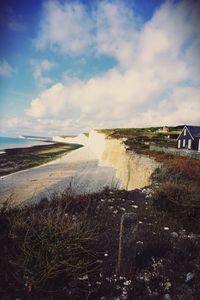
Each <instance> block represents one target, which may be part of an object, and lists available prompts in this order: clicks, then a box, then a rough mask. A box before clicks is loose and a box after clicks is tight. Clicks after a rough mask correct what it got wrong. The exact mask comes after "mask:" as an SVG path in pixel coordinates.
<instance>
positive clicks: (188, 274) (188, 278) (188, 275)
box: [185, 272, 194, 283]
mask: <svg viewBox="0 0 200 300" xmlns="http://www.w3.org/2000/svg"><path fill="white" fill-rule="evenodd" d="M193 278H194V273H192V272H189V273H187V274H186V279H185V282H186V283H187V282H189V281H190V280H192V279H193Z"/></svg>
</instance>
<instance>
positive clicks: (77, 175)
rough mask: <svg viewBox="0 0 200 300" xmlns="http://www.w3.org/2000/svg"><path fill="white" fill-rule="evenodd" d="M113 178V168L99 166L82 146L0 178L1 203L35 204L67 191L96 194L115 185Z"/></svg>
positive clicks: (97, 161)
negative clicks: (44, 162)
mask: <svg viewBox="0 0 200 300" xmlns="http://www.w3.org/2000/svg"><path fill="white" fill-rule="evenodd" d="M115 175H116V170H115V169H114V168H111V167H101V166H99V160H98V158H97V156H96V155H95V154H94V153H93V152H92V151H91V150H90V149H89V148H88V147H83V148H79V149H77V150H74V151H72V152H70V153H68V154H67V155H64V156H63V157H62V158H59V159H57V160H54V161H52V162H50V163H47V164H45V165H41V166H38V167H34V168H31V169H27V170H23V171H19V172H16V173H13V174H10V175H7V176H4V177H1V179H0V203H2V202H4V201H6V200H7V199H8V200H9V201H12V202H13V204H21V203H26V202H27V201H28V202H30V201H32V202H35V201H39V200H40V199H41V198H44V197H47V198H49V197H51V196H52V195H53V194H54V193H55V192H57V193H62V192H64V190H66V189H69V188H70V189H71V190H72V192H74V193H76V194H81V193H92V192H97V191H99V190H102V189H103V188H104V187H105V186H109V187H114V186H117V184H118V180H117V179H116V177H115Z"/></svg>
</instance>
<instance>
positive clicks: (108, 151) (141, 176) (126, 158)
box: [54, 130, 159, 190]
mask: <svg viewBox="0 0 200 300" xmlns="http://www.w3.org/2000/svg"><path fill="white" fill-rule="evenodd" d="M54 141H58V142H65V143H77V144H81V145H84V146H88V147H89V148H90V149H91V150H92V152H93V153H94V154H95V155H96V157H97V158H98V161H99V165H100V166H107V167H112V168H115V169H116V177H117V178H118V179H119V182H120V187H121V188H124V189H126V190H133V189H136V188H142V187H144V186H147V185H150V184H151V175H152V173H153V172H154V170H155V169H156V168H157V167H159V164H158V163H157V162H155V161H154V160H153V159H151V158H149V157H147V156H144V155H140V154H136V153H135V152H132V151H127V150H126V148H125V146H124V144H123V142H122V140H121V139H112V138H108V137H107V136H106V135H105V134H103V133H99V132H97V131H95V130H92V131H90V133H89V136H88V137H87V136H86V135H85V134H80V135H78V136H77V137H68V138H65V139H64V138H61V137H54Z"/></svg>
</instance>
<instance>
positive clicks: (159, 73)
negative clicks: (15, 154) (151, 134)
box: [0, 0, 200, 136]
mask: <svg viewBox="0 0 200 300" xmlns="http://www.w3.org/2000/svg"><path fill="white" fill-rule="evenodd" d="M199 15H200V7H199V5H198V1H160V0H152V1H145V0H135V1H131V0H127V1H126V0H125V1H122V0H121V1H120V0H119V1H118V0H117V1H114V0H113V1H110V0H103V1H100V0H99V1H92V0H91V1H86V0H82V1H67V0H62V1H61V0H60V1H59V0H55V1H39V0H29V1H23V0H20V1H14V0H12V1H11V0H7V1H5V0H4V1H3V2H2V1H1V10H0V20H1V21H0V30H1V45H0V120H1V121H0V135H3V136H17V135H20V134H38V135H41V134H42V135H56V134H72V133H78V132H81V131H85V130H90V129H91V128H100V127H119V126H122V127H141V126H152V125H158V126H159V125H164V124H168V125H170V124H171V125H176V124H183V123H188V124H199V123H200V98H199V95H200V93H199V92H200V91H199V87H200V78H199V71H200V70H199V67H200V64H199V54H198V53H199V47H200V46H199V45H200V33H199V32H198V29H197V28H198V27H199V19H200V18H199Z"/></svg>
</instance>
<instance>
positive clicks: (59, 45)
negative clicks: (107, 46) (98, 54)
mask: <svg viewBox="0 0 200 300" xmlns="http://www.w3.org/2000/svg"><path fill="white" fill-rule="evenodd" d="M91 30H92V22H91V21H90V15H88V13H87V11H86V10H85V8H84V6H83V5H82V4H80V3H78V2H76V3H71V2H66V3H64V4H61V3H59V2H55V1H50V2H46V3H45V4H44V7H43V18H42V22H41V24H40V32H39V36H38V38H37V39H36V41H35V43H36V46H37V47H38V48H39V49H44V48H46V47H51V48H53V49H59V50H61V51H62V52H64V53H74V52H75V53H79V52H80V51H83V50H85V49H86V48H87V47H88V46H89V45H90V44H91V38H92V35H91Z"/></svg>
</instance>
